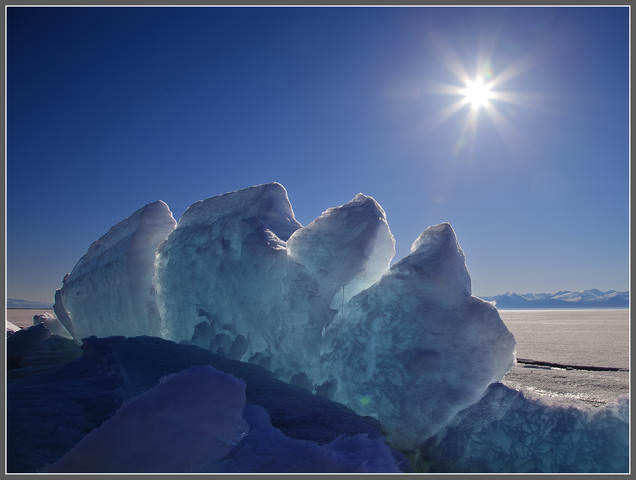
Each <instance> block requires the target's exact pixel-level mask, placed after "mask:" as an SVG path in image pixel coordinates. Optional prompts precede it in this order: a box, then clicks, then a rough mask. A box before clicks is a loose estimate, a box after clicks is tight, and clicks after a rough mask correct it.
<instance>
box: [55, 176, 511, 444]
mask: <svg viewBox="0 0 636 480" xmlns="http://www.w3.org/2000/svg"><path fill="white" fill-rule="evenodd" d="M394 255H395V241H394V238H393V235H392V233H391V230H390V228H389V225H388V223H387V219H386V215H385V212H384V210H383V209H382V207H380V205H379V204H378V203H377V202H376V201H375V200H374V199H373V198H372V197H369V196H366V195H363V194H358V195H356V196H355V197H354V198H353V199H352V200H351V201H350V202H348V203H346V204H344V205H342V206H339V207H335V208H330V209H328V210H326V211H324V212H323V213H322V214H321V215H320V216H319V217H318V218H317V219H315V220H314V221H313V222H311V223H310V224H309V225H306V226H302V225H301V224H300V223H299V222H298V221H297V220H296V219H295V217H294V213H293V210H292V207H291V204H290V202H289V199H288V197H287V192H286V191H285V188H284V187H283V186H282V185H280V184H279V183H270V184H265V185H258V186H253V187H249V188H246V189H243V190H239V191H236V192H231V193H227V194H224V195H219V196H215V197H212V198H209V199H207V200H203V201H199V202H196V203H195V204H193V205H192V206H190V207H189V208H188V209H187V211H186V212H185V213H184V214H183V216H182V217H181V218H180V219H179V222H178V223H177V224H176V228H175V222H174V219H173V217H172V214H171V212H170V210H169V208H168V206H167V205H166V204H165V203H163V202H155V203H152V204H149V205H146V206H145V207H143V208H142V209H140V210H138V211H136V212H135V213H133V214H132V215H131V216H130V217H129V218H128V219H126V220H124V221H122V222H120V223H119V224H117V225H115V226H114V227H113V228H111V230H110V231H109V232H108V233H107V234H106V235H104V236H103V237H102V238H100V239H99V240H97V241H96V242H95V243H93V245H91V247H90V248H89V250H88V252H87V254H86V255H84V257H82V258H81V259H80V261H79V262H78V264H77V265H76V266H75V268H74V269H73V271H72V272H71V274H70V275H68V276H67V277H66V278H65V280H64V284H63V287H62V288H61V289H60V290H58V291H57V292H56V303H55V311H56V313H57V316H58V318H59V319H60V321H62V323H63V324H64V326H65V327H66V329H67V330H68V331H69V332H70V333H71V334H72V335H73V337H74V338H75V339H77V340H80V339H81V338H84V337H86V336H90V335H95V336H108V335H124V336H135V335H154V336H161V337H163V338H166V339H170V340H175V341H181V342H188V343H193V344H196V345H199V346H202V347H205V348H209V349H210V350H212V351H214V352H217V353H221V354H223V355H225V356H228V357H231V358H233V359H239V360H243V361H249V362H252V363H256V364H259V365H262V366H265V367H266V368H268V369H269V370H271V371H272V372H273V373H274V374H275V375H276V376H277V377H278V378H280V379H281V380H284V381H288V382H290V383H294V384H297V385H300V386H304V387H306V388H309V389H313V390H315V391H316V392H317V393H320V394H322V395H325V396H328V397H330V398H333V399H335V400H337V401H339V402H341V403H343V404H345V405H347V406H349V407H350V408H352V409H353V410H355V411H356V412H358V413H359V414H361V415H370V416H373V417H375V418H377V419H378V420H380V422H381V423H382V425H383V426H384V428H385V429H386V430H387V434H388V435H387V436H388V440H389V441H390V443H392V444H393V445H394V446H396V447H398V448H403V449H407V450H408V449H412V448H414V447H415V446H416V445H418V444H420V443H421V442H422V441H423V440H425V439H426V438H429V437H430V436H431V435H433V434H435V433H436V432H438V431H439V430H440V429H441V428H443V427H444V426H445V425H446V424H448V422H449V421H450V420H451V419H452V418H453V417H454V416H455V415H456V414H457V413H458V412H459V411H460V410H463V409H465V408H467V407H469V406H470V405H472V404H474V403H475V402H477V401H478V400H479V399H480V398H481V397H482V395H483V394H484V392H485V391H486V389H487V387H488V385H490V384H491V383H493V382H497V381H498V380H500V379H501V378H502V377H503V375H504V374H505V373H506V372H507V371H508V370H509V368H510V367H511V366H512V364H513V362H514V347H515V341H514V338H513V336H512V334H511V333H510V332H509V331H508V330H507V328H506V327H505V325H504V324H503V322H502V321H501V319H500V317H499V314H498V312H497V310H496V309H495V308H494V307H493V306H492V305H491V304H489V303H488V302H485V301H482V300H480V299H478V298H475V297H473V296H472V295H471V285H470V276H469V274H468V271H467V269H466V265H465V259H464V254H463V252H462V250H461V248H460V247H459V244H458V242H457V239H456V237H455V233H454V231H453V229H452V227H451V226H450V225H449V224H448V223H442V224H439V225H435V226H432V227H429V228H427V229H426V230H424V232H423V233H422V234H421V235H420V236H419V237H418V238H417V239H416V240H415V241H414V242H413V244H412V246H411V253H410V254H409V255H408V256H407V257H405V258H403V259H402V260H400V261H398V262H396V263H395V264H394V265H393V266H390V262H391V259H392V258H393V256H394Z"/></svg>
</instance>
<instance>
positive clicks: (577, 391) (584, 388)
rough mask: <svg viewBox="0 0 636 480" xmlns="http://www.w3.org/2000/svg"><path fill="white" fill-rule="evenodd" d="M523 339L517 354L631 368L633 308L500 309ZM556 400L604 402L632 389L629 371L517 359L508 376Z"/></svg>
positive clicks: (518, 384)
mask: <svg viewBox="0 0 636 480" xmlns="http://www.w3.org/2000/svg"><path fill="white" fill-rule="evenodd" d="M499 313H500V315H501V318H502V319H503V321H504V323H505V324H506V326H507V327H508V328H509V329H510V331H511V332H512V333H513V335H514V336H515V339H516V340H517V358H520V359H531V360H537V361H541V362H552V363H560V364H565V365H579V366H594V367H611V368H623V369H628V368H629V310H628V309H625V308H622V309H621V308H616V309H581V310H575V309H572V310H564V309H558V310H557V309H555V310H499ZM503 383H504V384H506V385H508V386H509V387H512V388H516V389H519V390H522V391H523V392H524V393H526V395H527V396H529V397H533V398H542V399H544V400H547V401H550V402H552V403H558V404H561V405H576V406H579V407H581V406H591V407H595V406H601V405H605V404H607V403H609V402H613V401H615V400H616V397H617V396H618V395H621V394H627V393H629V372H628V371H593V370H578V369H564V368H555V367H548V366H537V365H528V364H522V363H519V364H517V365H516V366H515V367H514V368H513V369H512V370H511V371H510V372H509V373H508V374H507V375H506V376H505V377H504V379H503Z"/></svg>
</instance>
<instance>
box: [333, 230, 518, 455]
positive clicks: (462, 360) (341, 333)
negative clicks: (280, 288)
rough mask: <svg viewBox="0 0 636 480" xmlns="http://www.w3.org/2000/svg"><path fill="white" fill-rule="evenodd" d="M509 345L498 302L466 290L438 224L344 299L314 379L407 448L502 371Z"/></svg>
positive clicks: (446, 233) (457, 255)
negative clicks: (381, 273) (376, 277)
mask: <svg viewBox="0 0 636 480" xmlns="http://www.w3.org/2000/svg"><path fill="white" fill-rule="evenodd" d="M514 345H515V341H514V338H513V336H512V334H511V333H510V332H509V331H508V329H507V328H506V326H505V325H504V324H503V322H502V321H501V319H500V317H499V314H498V312H497V310H496V309H495V308H494V307H492V306H491V305H490V304H489V303H487V302H484V301H481V300H479V299H477V298H475V297H472V296H471V290H470V277H469V275H468V272H467V270H466V265H465V261H464V254H463V252H462V250H461V248H460V247H459V245H458V243H457V240H456V238H455V233H454V232H453V229H452V228H451V226H450V225H449V224H447V223H443V224H440V225H435V226H432V227H429V228H427V229H426V230H425V231H424V232H423V233H422V234H421V235H420V236H419V237H418V238H417V240H416V241H415V242H413V245H412V246H411V253H410V255H408V256H407V257H406V258H404V259H402V260H401V261H399V262H397V263H396V264H394V265H393V266H392V267H391V269H390V270H389V271H388V273H386V274H385V275H384V276H383V277H382V278H381V279H380V280H379V281H378V282H377V283H375V284H374V285H373V286H371V287H370V288H368V289H366V290H364V291H362V292H361V293H360V294H358V295H357V296H355V297H353V298H352V299H351V300H350V301H349V302H348V303H347V304H346V305H345V308H344V312H343V315H342V316H341V317H339V318H338V319H337V320H336V321H334V323H332V324H331V325H330V326H329V328H328V329H327V331H326V335H325V341H324V344H323V354H322V356H321V362H322V365H323V372H322V375H323V377H322V378H321V381H322V382H327V381H331V382H333V383H334V384H335V386H336V387H335V395H334V397H333V398H334V399H335V400H337V401H339V402H342V403H344V404H345V405H349V406H350V407H351V408H352V409H354V410H355V411H356V412H357V413H359V414H361V415H371V416H373V417H375V418H377V419H379V420H380V422H381V423H382V424H383V425H385V426H386V427H387V432H388V439H389V441H390V442H391V443H392V445H395V446H398V447H402V448H405V449H409V448H411V447H412V446H414V445H416V444H417V443H418V442H421V441H422V440H423V439H425V438H427V437H429V436H430V435H432V434H434V433H435V432H436V431H437V430H438V429H439V428H441V427H442V426H444V425H445V424H446V423H447V422H448V421H449V420H450V419H451V418H452V417H453V416H454V415H455V414H456V413H457V412H458V411H460V410H462V409H463V408H465V407H467V406H469V405H471V404H472V403H474V402H476V401H478V400H479V398H480V397H481V396H482V394H483V392H484V391H485V389H486V387H487V386H488V385H489V384H490V383H492V382H496V381H498V380H499V379H501V377H503V375H504V374H505V373H506V372H507V371H508V369H509V368H510V367H511V366H512V362H513V359H514V357H513V350H514Z"/></svg>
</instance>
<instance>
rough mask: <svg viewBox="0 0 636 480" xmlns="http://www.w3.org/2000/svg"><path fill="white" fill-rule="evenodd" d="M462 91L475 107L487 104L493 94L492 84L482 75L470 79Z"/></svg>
mask: <svg viewBox="0 0 636 480" xmlns="http://www.w3.org/2000/svg"><path fill="white" fill-rule="evenodd" d="M462 93H463V94H464V96H465V97H466V100H467V101H468V102H470V104H471V105H472V107H473V108H475V109H477V108H479V107H485V106H487V105H488V103H489V100H490V99H491V98H492V96H493V93H492V91H491V90H490V86H489V85H488V84H486V83H484V79H483V78H481V77H478V78H476V79H475V80H472V81H469V82H468V84H467V85H466V88H465V89H464V90H463V91H462Z"/></svg>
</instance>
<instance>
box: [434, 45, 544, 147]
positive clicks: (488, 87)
mask: <svg viewBox="0 0 636 480" xmlns="http://www.w3.org/2000/svg"><path fill="white" fill-rule="evenodd" d="M429 38H431V37H429ZM431 39H432V40H433V44H434V46H435V48H436V50H437V53H438V54H439V55H440V56H441V60H442V63H443V64H444V66H445V67H446V69H447V70H448V71H449V72H450V73H451V74H452V75H453V76H454V77H455V83H454V84H453V83H441V84H437V85H436V87H435V88H434V89H433V90H432V91H431V92H430V93H432V94H438V95H448V96H453V97H457V99H456V100H455V101H454V102H452V103H450V104H449V105H447V106H446V107H444V108H443V109H442V110H440V111H438V112H437V114H436V115H435V117H434V118H433V119H432V122H431V124H432V125H433V126H435V127H438V126H440V125H441V124H443V123H445V122H447V121H448V120H450V119H451V118H453V117H455V116H456V115H459V114H461V113H465V117H464V124H463V126H462V128H461V133H460V135H459V137H458V139H457V141H456V143H455V147H454V153H455V154H458V153H459V152H460V151H462V150H463V149H464V148H465V147H467V146H468V145H470V143H471V142H472V141H473V140H474V139H475V135H476V130H477V124H478V123H479V121H480V120H479V119H480V117H487V119H488V121H489V122H490V123H491V124H492V126H493V127H494V128H495V130H496V131H497V133H498V134H499V135H500V136H501V138H502V140H504V141H505V142H506V143H507V144H508V145H509V146H511V147H514V144H515V143H516V142H518V141H519V140H520V135H519V133H518V132H517V131H516V130H515V128H514V126H513V125H512V124H511V123H510V121H509V120H510V119H509V118H508V117H507V116H506V115H505V113H504V112H503V109H502V108H501V107H502V106H503V104H504V103H505V104H509V105H513V106H517V107H519V106H523V107H532V106H533V105H532V104H531V102H530V100H531V99H534V100H536V99H537V98H536V95H535V96H529V95H524V94H521V93H518V92H514V91H510V90H504V89H502V87H503V86H504V84H506V83H507V82H509V81H510V80H512V79H514V78H516V77H518V76H519V75H521V74H522V73H524V72H526V71H527V70H529V69H530V68H531V67H532V65H533V63H534V62H533V61H531V57H526V58H522V59H519V60H517V61H515V62H513V63H512V64H510V65H508V66H507V67H506V68H503V69H502V70H501V71H500V72H499V73H497V74H495V73H494V69H493V68H492V62H491V59H492V55H493V50H494V47H493V45H491V46H490V47H491V48H489V49H488V52H487V54H483V53H482V54H481V55H479V56H478V57H477V63H478V68H477V69H476V71H475V73H474V75H470V74H469V73H468V70H467V69H466V68H465V66H464V65H463V64H462V62H461V60H460V58H459V56H458V55H457V53H456V52H454V51H453V50H452V49H451V48H450V47H449V46H448V45H446V44H444V42H442V41H441V39H440V38H439V37H437V38H431ZM528 103H530V104H528Z"/></svg>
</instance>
